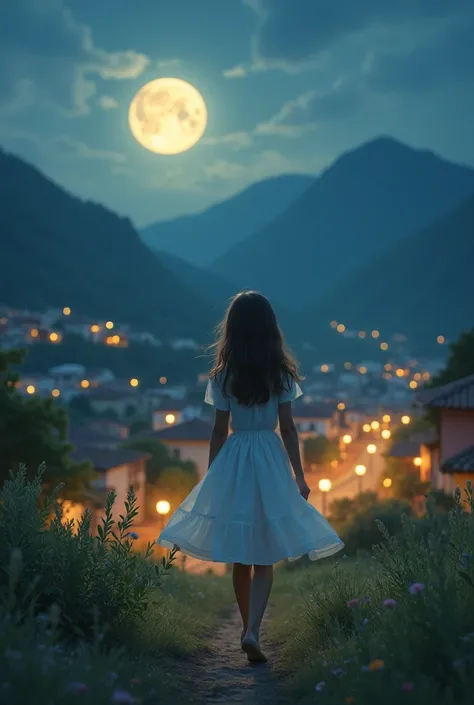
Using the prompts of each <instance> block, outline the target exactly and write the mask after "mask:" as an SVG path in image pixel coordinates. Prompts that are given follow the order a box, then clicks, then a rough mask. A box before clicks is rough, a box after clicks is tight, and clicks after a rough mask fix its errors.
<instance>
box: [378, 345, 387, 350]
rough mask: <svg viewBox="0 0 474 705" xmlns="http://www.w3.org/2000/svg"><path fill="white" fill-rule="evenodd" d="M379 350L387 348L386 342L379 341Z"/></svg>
mask: <svg viewBox="0 0 474 705" xmlns="http://www.w3.org/2000/svg"><path fill="white" fill-rule="evenodd" d="M380 349H381V350H388V343H380Z"/></svg>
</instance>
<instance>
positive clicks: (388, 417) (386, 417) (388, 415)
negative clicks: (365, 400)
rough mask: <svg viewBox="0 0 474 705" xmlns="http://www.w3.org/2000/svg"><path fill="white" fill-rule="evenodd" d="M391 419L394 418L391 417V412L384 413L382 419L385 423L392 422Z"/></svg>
mask: <svg viewBox="0 0 474 705" xmlns="http://www.w3.org/2000/svg"><path fill="white" fill-rule="evenodd" d="M391 420H392V419H391V417H390V414H384V415H383V416H382V421H383V422H384V423H390V421H391Z"/></svg>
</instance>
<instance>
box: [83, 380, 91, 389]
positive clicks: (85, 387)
mask: <svg viewBox="0 0 474 705" xmlns="http://www.w3.org/2000/svg"><path fill="white" fill-rule="evenodd" d="M90 386H91V383H90V382H89V380H88V379H83V380H82V381H81V387H82V388H83V389H89V387H90Z"/></svg>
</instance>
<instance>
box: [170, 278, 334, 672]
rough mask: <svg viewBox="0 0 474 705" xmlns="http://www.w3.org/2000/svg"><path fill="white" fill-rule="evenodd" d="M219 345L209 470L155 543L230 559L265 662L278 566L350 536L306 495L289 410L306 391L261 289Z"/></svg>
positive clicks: (245, 638) (256, 656)
mask: <svg viewBox="0 0 474 705" xmlns="http://www.w3.org/2000/svg"><path fill="white" fill-rule="evenodd" d="M216 348H217V350H216V359H215V364H214V367H213V368H212V370H211V372H210V375H209V377H210V378H209V383H208V386H207V390H206V395H205V401H206V402H207V403H208V404H211V405H212V406H214V407H215V410H216V415H215V422H214V429H213V431H212V436H211V443H210V454H209V469H208V472H207V474H206V475H205V476H204V477H203V478H202V480H201V481H200V482H199V483H198V484H197V485H196V486H195V487H194V489H193V490H192V491H191V493H190V494H189V495H188V497H187V498H186V499H185V500H184V502H183V503H182V504H181V506H180V507H179V508H178V509H176V511H175V512H174V514H173V515H172V516H171V518H170V520H169V522H168V524H167V525H166V527H165V528H164V530H163V532H162V533H161V535H160V537H159V538H158V542H159V543H160V544H161V545H162V546H165V547H167V548H170V549H173V548H175V547H178V548H179V550H180V551H182V552H183V553H186V554H188V555H190V556H194V557H196V558H199V559H202V560H205V561H217V562H222V563H233V585H234V590H235V596H236V599H237V604H238V606H239V609H240V614H241V616H242V623H243V631H242V635H241V647H242V649H243V650H244V651H245V652H246V653H247V658H248V659H249V661H265V660H266V657H265V655H264V654H263V652H262V650H261V648H260V641H259V631H260V624H261V622H262V619H263V615H264V613H265V609H266V606H267V603H268V598H269V596H270V591H271V588H272V582H273V564H274V563H278V562H279V561H281V560H283V559H285V558H289V559H290V560H295V559H296V558H299V557H301V556H303V555H305V554H308V555H309V558H310V559H311V560H316V559H318V558H325V557H326V556H330V555H332V554H333V553H336V552H337V551H339V550H340V549H341V548H343V546H344V544H343V543H342V541H341V540H340V539H339V537H338V536H337V534H336V532H335V531H334V530H333V529H332V527H331V526H330V524H329V523H328V522H327V521H326V519H325V518H324V517H323V516H322V515H321V514H320V513H319V512H318V511H317V510H316V509H315V508H314V507H313V506H312V505H311V504H309V503H308V502H307V501H306V500H307V499H308V496H309V492H310V490H309V487H308V485H307V484H306V481H305V479H304V474H303V468H302V464H301V458H300V451H299V443H298V433H297V431H296V427H295V424H294V421H293V417H292V411H291V402H292V401H293V400H294V399H297V398H298V397H299V396H301V395H302V391H301V389H300V387H299V385H298V381H299V379H300V378H299V376H298V371H297V365H296V363H295V361H294V360H293V359H292V357H291V355H290V354H289V353H288V351H287V350H286V348H285V345H284V342H283V336H282V333H281V331H280V328H279V326H278V323H277V320H276V317H275V314H274V312H273V309H272V307H271V305H270V303H269V302H268V300H267V299H266V298H265V297H264V296H262V295H261V294H259V293H257V292H254V291H245V292H243V293H241V294H237V296H235V297H234V299H233V300H232V302H231V304H230V306H229V308H228V310H227V313H226V315H225V317H224V320H223V321H222V323H221V326H220V331H219V338H218V342H217V343H216ZM229 422H230V425H231V429H232V432H231V433H230V434H229ZM278 425H279V429H280V434H281V437H280V435H278V433H277V427H278ZM285 450H286V452H285ZM290 463H291V466H292V467H293V471H294V477H293V476H292V473H291V467H290ZM252 567H253V571H252ZM252 573H253V574H252Z"/></svg>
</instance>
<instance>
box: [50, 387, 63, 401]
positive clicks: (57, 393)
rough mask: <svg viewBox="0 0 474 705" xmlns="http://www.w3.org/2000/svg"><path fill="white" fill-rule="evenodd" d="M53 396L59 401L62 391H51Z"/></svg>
mask: <svg viewBox="0 0 474 705" xmlns="http://www.w3.org/2000/svg"><path fill="white" fill-rule="evenodd" d="M51 396H53V397H54V398H55V399H57V398H58V397H59V396H61V391H60V390H59V389H53V390H52V391H51Z"/></svg>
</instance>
